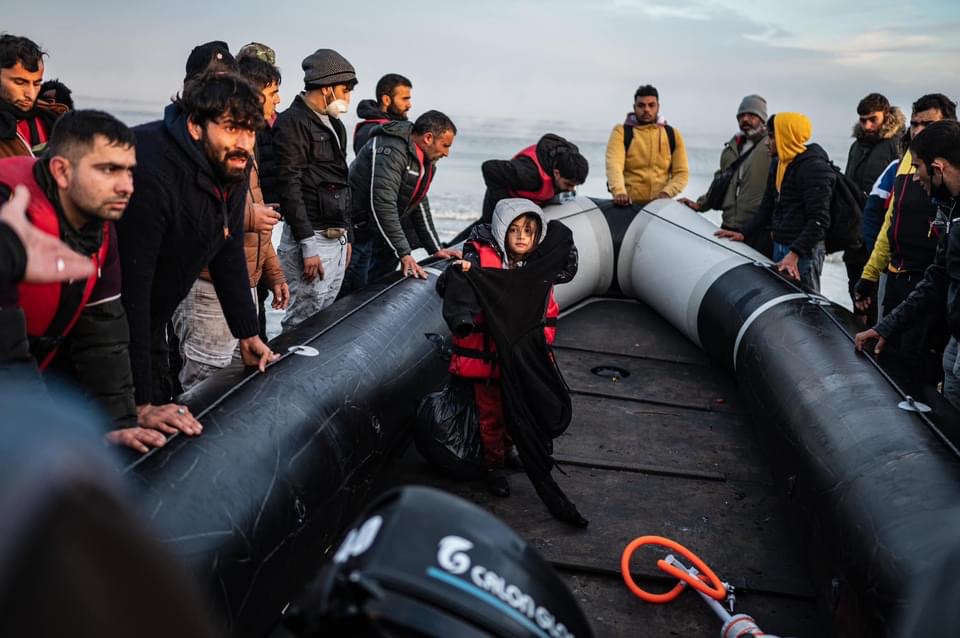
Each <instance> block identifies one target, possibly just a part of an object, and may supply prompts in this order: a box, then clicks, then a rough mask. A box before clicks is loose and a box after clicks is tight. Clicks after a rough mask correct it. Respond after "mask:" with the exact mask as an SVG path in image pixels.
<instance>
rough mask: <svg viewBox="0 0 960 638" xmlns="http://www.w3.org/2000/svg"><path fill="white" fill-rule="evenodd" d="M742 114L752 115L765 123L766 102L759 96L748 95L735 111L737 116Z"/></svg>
mask: <svg viewBox="0 0 960 638" xmlns="http://www.w3.org/2000/svg"><path fill="white" fill-rule="evenodd" d="M744 113H753V114H754V115H756V116H757V117H759V118H760V119H761V120H763V121H764V122H766V121H767V101H766V100H765V99H763V98H762V97H760V96H759V95H748V96H747V97H745V98H743V100H741V101H740V108H739V109H737V115H743V114H744Z"/></svg>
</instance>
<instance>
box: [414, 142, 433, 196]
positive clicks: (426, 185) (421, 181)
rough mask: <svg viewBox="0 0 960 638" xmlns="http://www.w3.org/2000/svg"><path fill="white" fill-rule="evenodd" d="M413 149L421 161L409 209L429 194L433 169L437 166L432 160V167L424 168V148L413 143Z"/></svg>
mask: <svg viewBox="0 0 960 638" xmlns="http://www.w3.org/2000/svg"><path fill="white" fill-rule="evenodd" d="M413 150H414V151H416V153H417V162H419V163H420V168H419V170H420V175H419V177H417V184H416V186H414V187H413V195H411V196H410V203H409V204H408V205H407V210H410V209H411V208H413V207H414V206H416V205H417V204H419V203H420V202H422V201H423V198H424V197H426V196H427V191H428V190H430V182H432V181H433V169H434V167H435V166H436V164H434V163H433V162H430V169H429V170H427V171H424V170H423V164H424V159H425V157H426V156H425V155H424V153H423V149H422V148H420V147H419V146H417V145H416V144H414V145H413Z"/></svg>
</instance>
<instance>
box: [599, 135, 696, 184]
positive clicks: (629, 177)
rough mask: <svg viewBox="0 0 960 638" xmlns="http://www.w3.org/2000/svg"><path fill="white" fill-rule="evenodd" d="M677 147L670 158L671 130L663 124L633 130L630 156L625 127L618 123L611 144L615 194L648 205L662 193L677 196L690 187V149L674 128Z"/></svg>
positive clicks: (609, 177)
mask: <svg viewBox="0 0 960 638" xmlns="http://www.w3.org/2000/svg"><path fill="white" fill-rule="evenodd" d="M673 132H674V134H675V136H676V141H677V147H676V149H675V150H674V152H673V155H672V156H671V155H670V141H669V140H668V139H667V131H666V129H665V128H664V127H663V126H662V125H660V124H644V125H641V126H635V127H634V128H633V140H632V141H631V142H630V149H629V152H628V153H626V154H625V153H624V149H623V124H617V125H616V126H614V127H613V131H612V132H611V133H610V140H609V141H608V142H607V157H606V160H607V162H606V163H607V184H608V186H609V188H610V192H611V193H613V194H614V195H620V194H623V193H626V194H627V195H629V196H630V200H631V201H633V202H635V203H640V202H648V201H650V200H651V199H654V198H656V196H657V195H659V194H660V193H661V192H664V193H666V194H667V195H669V196H670V197H676V196H677V195H679V194H680V191H682V190H683V189H684V187H685V186H686V185H687V180H688V179H689V177H690V171H689V169H688V167H687V148H686V146H684V143H683V137H681V135H680V131H678V130H677V129H676V128H674V129H673Z"/></svg>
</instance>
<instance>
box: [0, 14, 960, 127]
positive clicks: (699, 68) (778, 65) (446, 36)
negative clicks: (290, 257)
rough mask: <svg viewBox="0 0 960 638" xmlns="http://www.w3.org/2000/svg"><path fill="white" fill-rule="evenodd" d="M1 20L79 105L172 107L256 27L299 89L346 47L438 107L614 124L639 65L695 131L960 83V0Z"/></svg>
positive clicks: (671, 110) (821, 119)
mask: <svg viewBox="0 0 960 638" xmlns="http://www.w3.org/2000/svg"><path fill="white" fill-rule="evenodd" d="M3 13H4V24H3V28H4V29H5V30H7V32H9V33H14V34H18V35H26V36H28V37H30V38H32V39H33V40H35V41H36V42H38V43H39V44H40V45H41V46H43V47H44V48H45V49H46V50H47V51H49V54H50V56H49V59H48V62H47V69H48V72H47V77H59V78H61V79H62V80H63V81H65V82H66V83H67V84H68V85H69V86H70V87H71V88H72V89H74V94H75V95H76V96H79V97H80V100H79V101H80V103H81V106H95V105H97V104H94V103H93V102H97V101H98V100H103V99H105V98H109V99H111V100H116V99H131V100H136V101H138V102H143V103H144V106H145V107H146V108H147V109H150V108H151V106H152V105H153V104H156V105H157V107H156V108H157V109H158V111H159V108H160V106H162V105H163V104H164V103H165V102H166V101H167V100H168V99H169V97H170V96H171V95H172V94H173V93H175V92H176V91H177V89H178V87H179V84H180V82H181V80H182V77H183V66H184V62H185V61H186V57H187V54H188V53H189V51H190V49H191V48H192V47H193V46H194V45H196V44H199V43H201V42H205V41H208V40H213V39H222V40H225V41H227V42H228V43H229V44H230V46H231V49H232V50H234V51H235V50H236V49H238V48H239V47H240V46H241V45H243V44H245V43H247V42H249V41H251V40H258V41H261V42H265V43H267V44H269V45H271V46H273V47H274V48H275V49H276V50H277V55H278V64H279V66H280V67H281V69H282V71H283V73H284V83H283V87H282V89H283V97H284V104H286V103H288V102H289V100H290V99H291V98H292V97H293V95H294V94H295V92H296V91H298V90H299V89H300V88H302V86H301V81H302V72H301V69H300V61H301V60H302V58H303V57H304V56H305V55H307V54H308V53H310V52H312V51H313V50H315V49H317V48H328V47H329V48H334V49H336V50H338V51H339V52H341V53H342V54H343V55H345V56H346V57H347V58H348V59H349V60H351V62H352V63H353V64H354V66H355V67H356V68H357V73H358V75H359V79H360V84H359V86H358V90H357V92H356V93H355V94H354V96H355V97H354V102H356V101H357V100H358V99H359V98H363V97H373V96H372V93H373V87H374V84H375V83H376V80H377V79H378V78H379V77H380V76H381V75H382V74H384V73H387V72H398V73H402V74H404V75H406V76H408V77H410V78H411V79H412V80H413V83H414V113H419V112H422V111H424V110H426V109H428V108H438V109H440V110H443V111H446V112H447V113H448V114H450V115H452V116H454V117H458V116H459V117H461V118H464V121H465V122H467V123H473V125H474V126H478V125H479V122H481V121H482V119H484V118H487V117H496V118H517V119H518V120H521V121H522V122H531V121H534V122H535V121H541V122H545V123H546V122H565V123H568V124H569V125H572V126H575V127H577V128H582V129H584V130H587V131H606V130H609V128H610V126H612V124H614V123H615V122H617V121H619V120H621V119H622V117H623V115H624V114H625V113H626V111H627V110H628V109H629V108H630V105H631V101H632V96H633V91H634V90H635V89H636V87H637V86H638V85H639V84H641V83H644V84H645V83H650V84H653V85H655V86H657V87H658V88H659V90H660V94H661V112H662V114H663V115H664V116H665V117H666V118H667V119H668V120H669V121H670V122H671V123H672V124H674V125H676V126H677V127H678V128H679V129H680V130H681V131H682V132H684V133H685V134H686V135H687V137H691V136H696V135H708V136H709V135H715V134H716V132H717V131H729V130H732V129H733V126H734V122H733V116H734V112H735V109H736V106H737V104H738V103H739V100H740V98H741V97H742V96H743V95H744V94H747V93H754V92H756V93H760V94H762V95H764V96H765V97H766V98H767V100H768V102H769V104H770V110H771V112H775V111H778V110H779V111H786V110H795V111H802V112H805V113H807V114H808V115H810V116H811V118H812V119H813V123H814V136H815V138H816V137H818V136H834V137H835V136H842V135H848V134H849V129H850V126H851V125H852V123H853V121H854V120H855V118H856V114H855V107H856V103H857V101H858V100H859V99H860V98H861V97H862V96H863V95H865V94H866V93H869V92H871V91H880V92H882V93H885V94H886V95H887V96H888V97H889V98H890V99H891V101H893V102H894V103H895V104H899V105H900V106H902V107H904V110H905V111H908V110H909V104H910V102H911V101H913V100H914V99H916V97H918V96H919V95H921V94H923V93H928V92H944V93H947V94H948V95H950V96H951V97H952V98H953V99H955V100H956V98H957V97H958V95H960V2H955V1H954V2H948V1H947V0H924V1H923V2H909V1H908V2H904V1H903V0H900V1H895V2H894V1H889V2H888V1H886V0H875V1H874V2H870V3H848V4H846V5H841V3H839V2H837V0H805V1H804V2H794V3H789V5H787V4H786V3H780V2H770V1H769V0H767V1H761V0H742V1H740V2H734V1H732V0H715V1H700V0H657V1H655V2H646V1H642V0H544V1H534V2H523V1H519V0H481V1H471V2H457V1H456V0H453V1H450V0H448V1H446V2H436V1H433V0H431V1H417V2H381V1H371V2H366V1H363V0H354V1H353V2H349V3H348V2H339V3H333V2H317V1H313V2H305V1H300V0H295V1H288V0H283V1H273V2H259V3H253V2H247V1H245V0H241V1H235V2H232V3H231V2H228V1H225V2H217V3H203V2H197V1H193V2H187V1H184V0H165V1H164V2H162V3H160V2H151V3H142V4H141V3H138V2H131V3H127V4H123V3H117V2H115V1H111V2H109V3H108V2H102V1H99V0H93V1H91V0H86V1H82V2H78V1H76V0H72V1H70V2H64V1H62V0H47V1H46V2H43V3H41V4H40V5H38V4H37V3H30V2H19V3H9V4H8V6H6V7H5V8H4V10H3Z"/></svg>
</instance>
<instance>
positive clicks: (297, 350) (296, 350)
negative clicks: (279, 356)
mask: <svg viewBox="0 0 960 638" xmlns="http://www.w3.org/2000/svg"><path fill="white" fill-rule="evenodd" d="M287 352H289V353H290V354H298V355H300V356H301V357H319V356H320V351H319V350H317V349H316V348H311V347H310V346H290V347H289V348H287Z"/></svg>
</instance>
